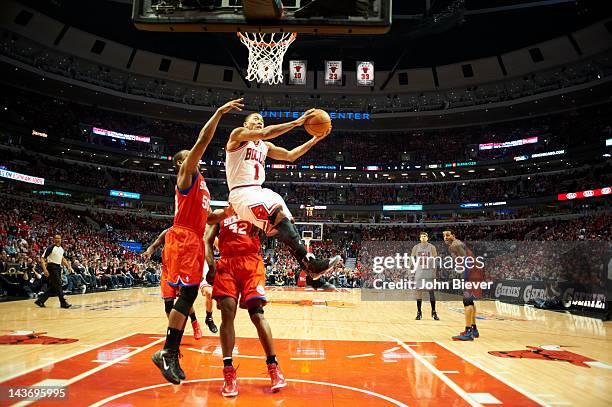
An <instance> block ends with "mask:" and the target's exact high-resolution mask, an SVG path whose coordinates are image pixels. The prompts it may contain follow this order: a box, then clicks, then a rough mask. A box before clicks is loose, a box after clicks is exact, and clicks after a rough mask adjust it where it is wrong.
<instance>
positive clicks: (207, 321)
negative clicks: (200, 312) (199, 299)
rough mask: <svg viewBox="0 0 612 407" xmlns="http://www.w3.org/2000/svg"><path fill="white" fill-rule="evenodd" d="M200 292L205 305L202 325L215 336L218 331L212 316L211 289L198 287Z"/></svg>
mask: <svg viewBox="0 0 612 407" xmlns="http://www.w3.org/2000/svg"><path fill="white" fill-rule="evenodd" d="M200 292H201V293H202V295H203V296H204V300H205V303H206V319H205V320H204V323H205V324H206V326H208V329H209V330H210V332H212V333H214V334H215V333H217V332H218V329H217V325H215V321H214V320H213V316H212V287H211V286H209V285H200Z"/></svg>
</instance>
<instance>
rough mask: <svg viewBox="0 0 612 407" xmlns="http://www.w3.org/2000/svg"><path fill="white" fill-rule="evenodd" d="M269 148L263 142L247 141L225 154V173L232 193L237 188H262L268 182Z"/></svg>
mask: <svg viewBox="0 0 612 407" xmlns="http://www.w3.org/2000/svg"><path fill="white" fill-rule="evenodd" d="M267 155H268V146H267V145H266V143H264V142H263V141H247V142H246V143H245V144H243V145H242V146H240V147H238V148H235V149H233V150H227V151H226V153H225V171H226V176H227V185H228V187H229V189H230V191H231V190H232V189H234V188H236V187H245V186H261V184H263V183H264V181H265V180H266V170H265V166H266V156H267Z"/></svg>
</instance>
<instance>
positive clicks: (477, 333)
mask: <svg viewBox="0 0 612 407" xmlns="http://www.w3.org/2000/svg"><path fill="white" fill-rule="evenodd" d="M472 302H473V305H472V325H471V326H472V336H473V337H474V338H478V337H479V336H480V332H478V327H477V326H476V302H475V301H474V300H472Z"/></svg>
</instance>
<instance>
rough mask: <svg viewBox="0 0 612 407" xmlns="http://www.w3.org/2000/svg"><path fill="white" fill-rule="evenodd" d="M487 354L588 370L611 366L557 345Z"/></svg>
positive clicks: (611, 366) (528, 347)
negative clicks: (549, 362) (569, 365)
mask: <svg viewBox="0 0 612 407" xmlns="http://www.w3.org/2000/svg"><path fill="white" fill-rule="evenodd" d="M489 354H491V355H493V356H498V357H500V358H515V359H539V360H555V361H560V362H569V363H571V364H572V365H575V366H580V367H588V368H590V367H591V366H595V367H602V368H605V369H612V365H608V364H607V363H603V362H599V361H597V360H595V359H591V358H589V357H586V356H582V355H579V354H577V353H573V352H569V351H567V350H563V349H561V346H558V345H542V346H527V349H525V350H510V351H490V352H489Z"/></svg>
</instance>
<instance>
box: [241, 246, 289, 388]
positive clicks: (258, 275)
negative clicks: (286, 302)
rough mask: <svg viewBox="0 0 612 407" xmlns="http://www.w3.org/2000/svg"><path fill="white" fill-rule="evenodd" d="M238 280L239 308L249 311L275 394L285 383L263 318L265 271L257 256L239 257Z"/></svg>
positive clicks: (260, 259)
mask: <svg viewBox="0 0 612 407" xmlns="http://www.w3.org/2000/svg"><path fill="white" fill-rule="evenodd" d="M237 276H238V279H239V281H240V283H241V286H242V292H241V296H240V298H241V300H240V308H246V309H247V310H248V311H249V317H250V318H251V322H253V325H255V328H256V329H257V336H258V337H259V342H260V343H261V346H262V347H263V349H264V352H265V353H266V365H267V367H268V374H269V375H270V380H271V390H272V391H273V392H276V391H278V390H280V389H281V388H283V387H285V386H286V385H287V381H286V380H285V377H284V376H283V373H282V372H281V370H280V368H279V367H278V360H277V359H276V351H275V349H274V342H273V340H272V330H271V329H270V325H269V324H268V321H266V318H265V317H264V306H265V305H266V303H267V300H266V297H265V294H266V292H265V288H264V286H265V283H266V270H265V268H264V264H263V259H262V258H261V257H260V256H259V255H251V256H241V268H240V270H238V274H237Z"/></svg>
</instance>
